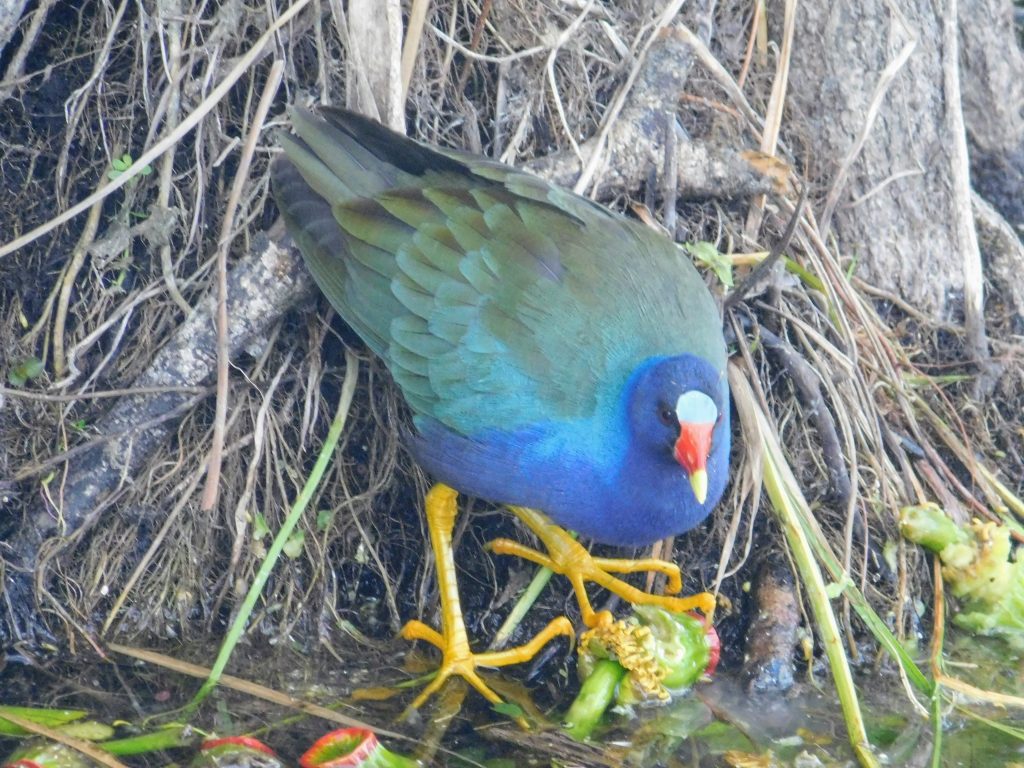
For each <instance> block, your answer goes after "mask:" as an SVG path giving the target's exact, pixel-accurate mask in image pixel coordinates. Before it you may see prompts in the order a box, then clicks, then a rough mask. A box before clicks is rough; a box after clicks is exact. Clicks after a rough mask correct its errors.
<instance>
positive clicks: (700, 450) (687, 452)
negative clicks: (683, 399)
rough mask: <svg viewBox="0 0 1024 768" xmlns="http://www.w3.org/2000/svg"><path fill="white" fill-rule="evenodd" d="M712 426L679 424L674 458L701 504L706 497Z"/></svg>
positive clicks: (685, 422)
mask: <svg viewBox="0 0 1024 768" xmlns="http://www.w3.org/2000/svg"><path fill="white" fill-rule="evenodd" d="M714 428H715V425H714V424H694V423H692V422H687V421H684V422H680V424H679V439H678V440H676V447H675V457H676V461H678V462H679V465H680V466H681V467H682V468H683V469H685V470H686V474H688V475H689V476H690V485H691V487H692V488H693V495H694V496H695V497H696V498H697V501H698V502H699V503H701V504H703V503H704V500H705V499H706V498H707V495H708V472H707V466H708V454H710V453H711V433H712V431H713V430H714Z"/></svg>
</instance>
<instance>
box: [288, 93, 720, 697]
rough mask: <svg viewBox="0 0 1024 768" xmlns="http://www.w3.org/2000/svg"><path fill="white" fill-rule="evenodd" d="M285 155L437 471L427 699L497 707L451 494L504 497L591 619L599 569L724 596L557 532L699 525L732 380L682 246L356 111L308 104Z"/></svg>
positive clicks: (494, 661) (676, 604) (352, 317)
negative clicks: (486, 675)
mask: <svg viewBox="0 0 1024 768" xmlns="http://www.w3.org/2000/svg"><path fill="white" fill-rule="evenodd" d="M292 118H293V120H292V122H293V126H294V128H295V131H296V133H297V136H283V137H282V138H281V143H282V145H283V147H284V154H283V155H282V156H281V157H279V158H278V159H277V160H276V161H275V162H274V165H273V176H272V178H273V190H274V197H275V199H276V200H277V204H278V207H279V208H280V209H281V213H282V215H283V217H284V220H285V222H286V224H287V226H288V230H289V231H290V232H291V234H292V236H293V237H294V238H295V240H296V242H297V243H298V245H299V248H300V250H301V251H302V254H303V256H304V257H305V260H306V263H307V264H308V266H309V269H310V272H312V274H313V277H314V279H315V280H316V282H317V284H318V285H319V286H320V288H321V290H322V291H323V292H324V293H325V294H326V296H327V298H328V299H329V300H330V302H331V304H332V305H333V306H334V308H335V309H336V310H337V312H338V314H339V315H341V317H342V318H344V320H345V321H346V322H347V323H348V324H349V325H350V326H351V327H352V328H353V329H354V330H355V331H356V333H358V334H359V336H361V337H362V339H363V340H364V341H365V342H366V344H367V345H368V346H369V347H370V348H371V349H372V350H373V351H374V352H375V353H376V354H378V355H380V356H381V357H382V358H383V359H384V361H385V362H386V363H387V366H388V368H389V369H390V371H391V374H392V375H393V377H394V379H395V381H396V382H397V384H398V386H399V387H400V388H401V390H402V392H403V394H404V396H405V399H406V400H407V401H408V403H409V406H410V407H411V409H412V411H413V423H414V426H415V434H414V435H413V436H412V437H411V446H410V448H411V450H412V452H413V455H414V456H415V457H416V459H417V461H419V463H420V464H421V466H422V467H423V468H424V469H425V470H426V471H427V472H429V473H430V474H431V475H433V476H434V477H435V478H436V479H437V480H438V481H439V484H438V485H436V486H435V487H434V488H433V489H432V490H431V492H430V493H429V494H428V496H427V499H426V513H427V517H428V523H429V526H428V527H429V530H430V534H431V543H432V546H433V549H434V552H435V555H436V561H437V569H438V582H439V591H440V595H441V602H442V617H443V618H442V622H443V626H442V631H441V632H437V631H435V630H433V629H431V628H430V627H427V626H426V625H424V624H422V623H421V622H415V621H414V622H410V623H409V624H407V625H406V627H405V628H404V629H403V635H404V636H406V637H408V638H415V639H422V640H426V641H428V642H430V643H432V644H434V645H435V646H437V647H438V648H440V649H441V651H442V652H443V654H444V659H443V661H442V667H441V670H440V672H439V674H438V676H437V677H436V678H435V680H434V681H433V682H432V683H431V685H430V686H428V687H427V689H426V690H424V691H423V692H422V694H421V695H420V697H419V698H418V699H417V700H416V702H414V706H418V705H419V704H421V703H422V702H423V701H425V700H426V698H427V697H428V696H429V695H430V694H431V693H432V692H434V691H435V690H437V689H438V688H439V687H440V685H441V684H442V683H443V682H444V680H445V679H447V677H449V676H451V675H452V674H459V675H462V676H463V677H465V678H466V679H467V680H468V681H469V682H470V683H472V684H473V685H474V686H475V687H476V688H477V689H478V690H479V691H480V692H481V693H482V694H483V695H484V696H486V697H487V698H488V699H490V700H491V701H498V700H499V699H498V697H497V695H496V694H494V693H493V691H491V690H490V689H489V688H488V687H487V686H486V684H484V682H483V681H482V680H481V679H480V678H479V676H478V675H477V673H476V671H475V667H476V666H478V665H482V666H502V665H505V664H511V663H516V662H519V661H524V660H526V659H528V658H530V657H531V656H532V655H533V654H535V653H536V652H537V651H538V650H539V649H540V647H542V646H543V644H544V643H545V642H547V641H548V640H549V639H551V638H552V637H554V636H556V635H560V634H567V635H571V634H572V627H571V625H570V623H569V622H568V620H567V619H566V618H564V617H562V618H560V619H556V620H554V621H552V622H551V623H550V624H549V625H548V626H547V627H546V628H545V629H544V630H543V631H542V632H541V633H540V634H539V635H538V636H537V637H536V638H534V640H533V641H531V642H530V643H528V644H526V645H525V646H521V647H520V648H516V649H511V650H506V651H500V652H495V653H482V654H473V653H472V652H471V651H470V649H469V644H468V641H467V638H466V631H465V627H464V625H463V622H462V614H461V608H460V606H459V597H458V589H457V585H456V582H455V570H454V568H455V566H454V560H453V557H452V553H451V531H452V527H453V525H454V520H455V515H456V496H457V494H456V491H460V492H463V493H467V494H471V495H473V496H478V497H480V498H483V499H487V500H490V501H493V502H498V503H502V504H505V505H507V506H508V507H509V508H510V509H511V510H512V511H513V512H514V513H515V514H517V515H518V516H519V517H520V518H521V519H522V520H523V521H524V522H525V523H526V524H527V525H528V526H529V527H530V528H531V529H532V530H533V532H534V533H535V534H536V535H537V536H538V538H539V539H540V540H541V542H542V543H543V544H544V546H545V547H546V548H547V554H542V553H540V552H538V551H534V550H531V549H528V548H525V547H522V546H519V545H516V544H514V543H512V542H508V541H499V542H495V543H493V544H492V549H494V550H495V551H499V552H504V553H513V554H518V555H521V556H523V557H526V558H528V559H530V560H533V561H534V562H537V563H540V564H542V565H546V566H548V567H550V568H552V569H553V570H554V571H556V572H557V573H562V574H564V575H566V576H567V577H568V578H569V579H570V581H571V582H572V585H573V588H574V589H575V591H576V595H577V598H578V600H579V603H580V608H581V611H582V614H583V620H584V622H585V623H586V624H587V625H588V626H594V625H596V624H599V623H602V622H605V621H609V620H610V618H611V617H610V615H609V614H607V612H600V613H598V612H595V611H594V610H593V608H592V607H591V605H590V602H589V600H588V598H587V595H586V591H585V588H584V582H585V581H593V582H595V583H598V584H600V585H601V586H603V587H605V588H607V589H609V590H611V591H613V592H615V593H617V594H619V595H621V596H623V597H624V598H625V599H626V600H628V601H630V602H633V603H653V604H659V605H663V606H665V607H667V608H669V609H670V610H690V609H693V608H695V607H696V608H700V609H702V610H703V611H704V612H705V613H707V612H709V611H711V610H713V608H714V598H713V597H712V596H711V595H709V594H707V593H702V594H699V595H694V596H692V597H688V598H683V597H674V596H665V595H651V594H648V593H646V592H642V591H640V590H638V589H636V588H634V587H632V586H631V585H629V584H627V583H626V582H624V581H622V580H620V579H617V578H616V577H614V576H612V575H611V574H613V573H631V572H637V571H644V570H654V571H658V572H662V573H665V574H666V575H668V576H669V586H668V589H669V591H671V592H678V591H679V590H680V589H681V579H680V575H679V569H678V567H676V566H674V565H671V564H669V563H666V562H663V561H660V560H639V561H637V560H613V559H603V558H591V556H590V554H589V553H588V552H587V550H586V549H585V548H584V547H583V546H582V545H580V544H579V543H577V542H576V541H575V540H574V539H573V538H572V537H571V536H569V534H567V533H566V532H565V531H564V530H563V528H569V529H573V530H575V531H577V532H579V534H580V535H582V536H583V537H585V538H588V539H593V540H595V541H598V542H603V543H606V544H617V545H629V546H634V545H642V544H649V543H651V542H654V541H656V540H658V539H661V538H664V537H666V536H670V535H673V534H677V533H681V532H683V531H686V530H689V529H690V528H692V527H694V526H695V525H697V524H698V523H699V522H700V521H702V520H703V519H704V518H705V517H706V516H707V515H708V514H709V512H710V511H711V509H712V508H713V507H714V505H715V504H716V503H717V502H718V500H719V498H720V497H721V495H722V492H723V490H724V488H725V484H726V480H727V476H728V460H729V405H728V398H729V393H728V384H727V382H726V376H725V363H726V350H725V342H724V339H723V335H722V323H721V318H720V316H719V313H718V309H717V307H716V306H715V303H714V301H713V299H712V298H711V295H710V293H709V292H708V290H707V288H706V287H705V285H704V282H703V280H702V279H701V277H700V275H699V274H698V272H697V270H696V269H695V268H694V267H693V265H692V264H691V262H690V260H689V258H688V257H687V256H686V255H685V254H684V253H683V252H682V251H681V250H680V249H679V248H678V247H677V246H676V245H675V244H673V243H672V242H671V241H669V240H668V239H666V238H665V237H663V236H661V235H660V234H658V233H656V232H654V231H653V230H651V229H649V228H647V227H645V226H643V225H641V224H639V223H637V222H634V221H631V220H629V219H626V218H624V217H623V216H620V215H617V214H615V213H611V212H609V211H607V210H605V209H604V208H601V207H599V206H597V205H596V204H594V203H592V202H590V201H589V200H585V199H584V198H581V197H579V196H577V195H574V194H572V193H570V192H567V191H565V190H562V189H559V188H557V187H554V186H552V185H550V184H548V183H546V182H545V181H543V180H541V179H539V178H537V177H535V176H532V175H530V174H528V173H524V172H521V171H517V170H515V169H513V168H509V167H507V166H504V165H501V164H498V163H495V162H492V161H489V160H485V159H483V158H480V157H475V156H472V155H468V154H464V153H460V152H455V151H449V150H443V151H441V150H435V149H431V148H428V147H426V146H423V145H421V144H419V143H417V142H415V141H412V140H410V139H408V138H406V137H404V136H401V135H399V134H397V133H394V132H392V131H390V130H388V129H386V128H384V127H382V126H381V125H379V124H377V123H375V122H373V121H371V120H368V119H367V118H364V117H360V116H359V115H356V114H353V113H350V112H346V111H342V110H339V109H330V108H324V109H321V110H320V111H319V113H318V114H316V113H313V112H309V111H306V110H302V109H296V110H295V111H294V113H293V116H292Z"/></svg>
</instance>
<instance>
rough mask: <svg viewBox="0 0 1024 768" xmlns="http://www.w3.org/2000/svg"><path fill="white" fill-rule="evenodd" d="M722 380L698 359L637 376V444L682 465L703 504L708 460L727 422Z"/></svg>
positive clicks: (658, 362)
mask: <svg viewBox="0 0 1024 768" xmlns="http://www.w3.org/2000/svg"><path fill="white" fill-rule="evenodd" d="M723 376H724V374H722V373H720V372H719V371H717V370H715V368H714V366H712V365H711V364H710V363H708V362H707V361H706V360H704V359H703V358H700V357H697V356H695V355H680V356H678V357H665V358H657V359H654V360H650V361H648V363H647V364H646V365H644V366H643V367H642V368H641V369H640V370H639V371H638V373H637V377H636V379H635V382H634V385H633V387H632V392H631V396H630V403H629V419H630V428H631V430H632V433H633V439H634V444H635V445H637V446H638V447H641V448H643V449H644V450H646V451H648V452H650V454H651V455H652V458H653V459H654V460H655V461H658V462H665V463H669V462H675V463H676V464H678V466H679V468H681V470H682V471H684V472H686V474H687V476H688V477H689V479H690V487H691V488H692V489H693V495H694V497H695V498H696V499H697V502H698V503H699V504H704V502H705V500H706V499H707V495H708V473H707V463H708V457H709V456H710V455H711V451H712V448H713V446H714V445H715V444H716V441H717V440H720V439H723V437H722V436H721V435H720V432H721V431H722V429H723V428H725V427H724V425H725V424H727V423H728V420H727V419H726V418H724V417H723V414H725V413H726V409H727V408H728V407H729V406H728V402H727V390H726V387H725V386H724V382H723Z"/></svg>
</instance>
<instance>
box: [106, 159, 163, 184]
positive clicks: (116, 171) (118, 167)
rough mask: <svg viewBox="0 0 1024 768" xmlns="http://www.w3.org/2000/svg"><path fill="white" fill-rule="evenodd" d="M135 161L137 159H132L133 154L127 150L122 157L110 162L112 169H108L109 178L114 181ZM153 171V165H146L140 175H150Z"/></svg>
mask: <svg viewBox="0 0 1024 768" xmlns="http://www.w3.org/2000/svg"><path fill="white" fill-rule="evenodd" d="M134 162H135V160H134V159H132V156H131V155H130V154H128V153H127V152H125V153H124V154H123V155H121V156H120V157H115V158H114V159H113V160H112V161H111V163H110V167H111V170H109V171H107V178H108V179H110V180H111V181H113V180H114V179H116V178H117V177H118V176H120V175H121V174H122V173H124V172H125V171H127V170H128V169H129V168H131V167H132V163H134ZM152 172H153V166H151V165H144V166H143V167H142V170H140V171H139V176H149V174H151V173H152Z"/></svg>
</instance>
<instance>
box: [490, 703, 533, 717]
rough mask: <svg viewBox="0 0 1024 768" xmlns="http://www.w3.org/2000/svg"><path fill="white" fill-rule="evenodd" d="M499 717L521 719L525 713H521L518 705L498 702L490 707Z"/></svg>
mask: <svg viewBox="0 0 1024 768" xmlns="http://www.w3.org/2000/svg"><path fill="white" fill-rule="evenodd" d="M491 708H492V709H493V710H494V711H495V712H497V713H498V714H499V715H505V716H507V717H511V718H512V719H515V718H517V717H523V716H524V715H525V714H526V713H525V712H523V708H522V707H520V706H519V705H518V704H513V703H512V702H511V701H500V702H498V703H497V704H494V705H492V707H491Z"/></svg>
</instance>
